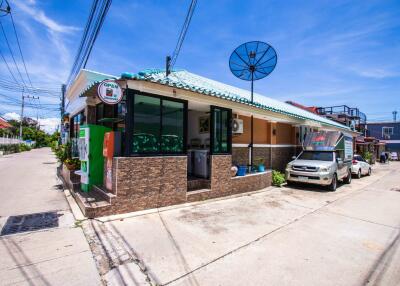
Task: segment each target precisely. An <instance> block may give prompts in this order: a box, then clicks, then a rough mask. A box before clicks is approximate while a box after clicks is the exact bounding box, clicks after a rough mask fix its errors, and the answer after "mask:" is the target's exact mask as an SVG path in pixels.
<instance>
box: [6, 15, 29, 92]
mask: <svg viewBox="0 0 400 286" xmlns="http://www.w3.org/2000/svg"><path fill="white" fill-rule="evenodd" d="M10 17H11V23H12V26H13V29H14V34H15V38H16V39H17V44H18V49H19V54H20V55H21V59H22V64H23V65H24V69H25V73H26V77H27V78H28V80H29V83H30V85H31V87H32V88H33V85H32V81H31V78H30V76H29V73H28V70H27V68H26V64H25V59H24V56H23V54H22V50H21V45H20V43H19V38H18V34H17V29H16V28H15V24H14V18H13V15H12V13H10Z"/></svg>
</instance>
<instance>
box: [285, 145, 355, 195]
mask: <svg viewBox="0 0 400 286" xmlns="http://www.w3.org/2000/svg"><path fill="white" fill-rule="evenodd" d="M339 154H340V153H339V152H335V151H303V152H302V153H301V154H300V155H299V156H298V157H297V158H294V160H293V161H291V162H290V163H289V164H287V166H286V170H285V175H286V181H287V183H288V184H291V183H295V182H301V183H309V184H317V185H323V186H328V187H329V189H330V190H331V191H335V190H336V188H337V182H338V180H341V181H343V182H344V183H346V184H350V183H351V170H350V168H351V160H347V161H346V162H344V161H343V159H342V158H340V157H339Z"/></svg>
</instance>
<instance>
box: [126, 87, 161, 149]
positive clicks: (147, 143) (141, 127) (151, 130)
mask: <svg viewBox="0 0 400 286" xmlns="http://www.w3.org/2000/svg"><path fill="white" fill-rule="evenodd" d="M160 106H161V99H159V98H157V97H151V96H144V95H139V94H136V95H135V99H134V107H133V110H134V111H133V123H134V126H133V149H132V151H133V152H134V153H158V152H159V151H160V134H161V128H160V127H161V126H160V123H161V114H160V113H161V109H160Z"/></svg>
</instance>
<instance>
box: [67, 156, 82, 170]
mask: <svg viewBox="0 0 400 286" xmlns="http://www.w3.org/2000/svg"><path fill="white" fill-rule="evenodd" d="M64 163H65V165H66V166H67V168H68V169H69V170H78V169H80V167H81V161H80V160H79V159H78V158H68V159H66V160H65V161H64Z"/></svg>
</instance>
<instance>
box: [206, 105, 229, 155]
mask: <svg viewBox="0 0 400 286" xmlns="http://www.w3.org/2000/svg"><path fill="white" fill-rule="evenodd" d="M215 109H220V110H222V111H227V112H228V128H227V129H228V138H227V139H228V140H227V144H228V146H227V147H228V150H227V152H214V148H213V147H214V110H215ZM210 154H211V155H231V154H232V109H230V108H225V107H220V106H216V105H211V106H210Z"/></svg>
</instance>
